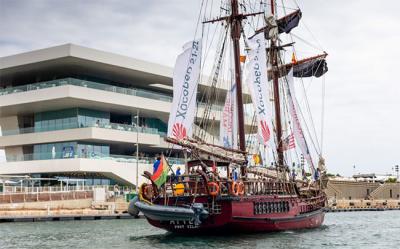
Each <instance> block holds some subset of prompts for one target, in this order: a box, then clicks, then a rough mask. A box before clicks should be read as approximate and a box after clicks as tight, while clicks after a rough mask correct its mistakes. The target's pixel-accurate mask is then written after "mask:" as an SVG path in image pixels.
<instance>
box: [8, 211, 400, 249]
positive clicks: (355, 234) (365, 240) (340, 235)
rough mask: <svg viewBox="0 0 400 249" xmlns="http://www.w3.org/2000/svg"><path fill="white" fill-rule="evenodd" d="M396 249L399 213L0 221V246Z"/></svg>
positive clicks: (398, 239) (54, 247)
mask: <svg viewBox="0 0 400 249" xmlns="http://www.w3.org/2000/svg"><path fill="white" fill-rule="evenodd" d="M205 247H208V248H285V249H288V248H390V249H392V248H400V211H385V212H351V213H328V214H326V219H325V223H324V225H323V226H322V227H321V228H318V229H313V230H301V231H286V232H280V233H272V234H253V235H243V236H238V235H236V236H231V237H229V236H223V237H218V236H213V237H180V236H174V235H171V234H168V233H166V232H164V231H162V230H159V229H156V228H153V227H151V226H150V225H148V224H147V222H146V220H145V219H138V220H99V221H64V222H38V223H1V224H0V248H1V249H5V248H52V249H56V248H96V249H100V248H113V249H115V248H140V249H145V248H169V249H171V248H205Z"/></svg>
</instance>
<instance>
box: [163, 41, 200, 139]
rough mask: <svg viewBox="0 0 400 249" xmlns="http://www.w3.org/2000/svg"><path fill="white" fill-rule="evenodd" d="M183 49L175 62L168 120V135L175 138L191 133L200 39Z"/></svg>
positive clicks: (198, 70)
mask: <svg viewBox="0 0 400 249" xmlns="http://www.w3.org/2000/svg"><path fill="white" fill-rule="evenodd" d="M183 49H184V51H183V52H182V53H181V54H180V55H179V56H178V58H177V59H176V63H175V68H174V74H173V85H174V92H173V96H174V97H173V101H172V108H171V112H170V115H169V121H168V137H173V138H176V139H184V138H187V137H190V136H191V135H192V125H193V121H194V115H195V113H196V111H195V109H196V96H197V85H198V80H199V76H200V57H201V41H192V42H189V43H187V44H185V46H184V47H183Z"/></svg>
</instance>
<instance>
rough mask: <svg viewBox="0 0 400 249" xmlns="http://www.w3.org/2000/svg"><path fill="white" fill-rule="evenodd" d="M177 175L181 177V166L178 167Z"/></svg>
mask: <svg viewBox="0 0 400 249" xmlns="http://www.w3.org/2000/svg"><path fill="white" fill-rule="evenodd" d="M175 175H176V176H177V177H179V176H180V175H181V167H178V168H177V169H176V172H175Z"/></svg>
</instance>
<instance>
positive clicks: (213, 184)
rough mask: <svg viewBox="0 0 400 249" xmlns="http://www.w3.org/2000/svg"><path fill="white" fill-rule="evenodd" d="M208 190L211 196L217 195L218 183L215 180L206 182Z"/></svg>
mask: <svg viewBox="0 0 400 249" xmlns="http://www.w3.org/2000/svg"><path fill="white" fill-rule="evenodd" d="M207 187H208V191H209V192H210V195H211V196H217V195H218V193H219V185H218V184H217V183H216V182H209V183H207Z"/></svg>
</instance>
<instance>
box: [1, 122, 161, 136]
mask: <svg viewBox="0 0 400 249" xmlns="http://www.w3.org/2000/svg"><path fill="white" fill-rule="evenodd" d="M77 128H103V129H111V130H119V131H129V132H135V133H136V132H139V133H146V134H157V135H160V136H163V137H164V136H165V135H166V133H165V132H161V131H158V129H155V128H147V127H139V129H138V128H137V127H136V126H133V125H126V124H117V123H109V124H92V125H83V124H81V125H78V123H77V122H73V123H63V124H59V125H58V124H56V125H54V126H46V127H40V128H38V127H28V128H22V129H17V130H4V131H2V136H12V135H20V134H28V133H38V132H48V131H58V130H68V129H77Z"/></svg>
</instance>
